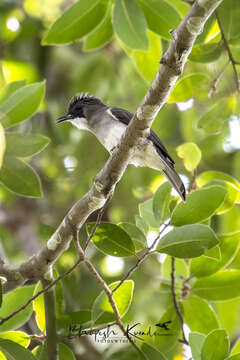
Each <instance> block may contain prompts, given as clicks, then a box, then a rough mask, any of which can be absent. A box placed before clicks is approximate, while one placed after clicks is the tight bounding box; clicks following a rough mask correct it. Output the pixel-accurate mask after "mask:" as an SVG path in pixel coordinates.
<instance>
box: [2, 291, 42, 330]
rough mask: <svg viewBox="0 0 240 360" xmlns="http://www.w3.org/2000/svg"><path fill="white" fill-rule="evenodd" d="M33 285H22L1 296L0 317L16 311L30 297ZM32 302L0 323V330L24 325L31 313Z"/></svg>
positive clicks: (13, 328)
mask: <svg viewBox="0 0 240 360" xmlns="http://www.w3.org/2000/svg"><path fill="white" fill-rule="evenodd" d="M34 287H35V286H24V287H21V288H18V289H16V290H13V291H11V292H9V293H8V294H6V295H4V296H3V303H2V307H1V309H0V317H1V318H4V317H6V316H8V315H10V314H11V313H12V312H14V311H16V310H17V309H18V308H19V307H21V306H22V305H24V304H25V303H26V302H27V300H29V299H30V298H31V297H32V294H33V290H34ZM32 311H33V309H32V304H29V305H28V306H27V307H26V309H24V310H23V311H21V312H20V313H18V314H17V315H15V316H14V317H13V318H12V319H9V320H8V321H7V322H6V323H5V324H3V325H1V327H0V332H5V331H9V330H15V329H18V328H19V327H21V326H22V325H24V324H25V323H26V322H27V321H28V320H29V318H30V316H31V315H32Z"/></svg>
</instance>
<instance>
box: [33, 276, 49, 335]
mask: <svg viewBox="0 0 240 360" xmlns="http://www.w3.org/2000/svg"><path fill="white" fill-rule="evenodd" d="M40 290H42V284H41V283H40V282H38V284H37V285H36V287H35V290H34V294H33V295H35V294H36V293H38V292H39V291H40ZM33 310H34V315H35V320H36V323H37V326H38V327H39V329H40V330H41V331H42V332H43V333H44V332H45V330H46V322H45V306H44V297H43V294H42V295H40V296H38V297H37V298H36V299H35V300H34V301H33Z"/></svg>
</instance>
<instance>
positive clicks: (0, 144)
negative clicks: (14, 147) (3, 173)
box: [0, 123, 6, 169]
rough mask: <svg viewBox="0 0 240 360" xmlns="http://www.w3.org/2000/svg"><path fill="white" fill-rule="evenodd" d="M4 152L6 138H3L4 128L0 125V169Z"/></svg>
mask: <svg viewBox="0 0 240 360" xmlns="http://www.w3.org/2000/svg"><path fill="white" fill-rule="evenodd" d="M5 150H6V138H5V133H4V128H3V126H2V124H1V123H0V169H1V167H2V163H3V156H4V153H5Z"/></svg>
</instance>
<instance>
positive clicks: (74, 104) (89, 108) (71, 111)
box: [57, 93, 105, 130]
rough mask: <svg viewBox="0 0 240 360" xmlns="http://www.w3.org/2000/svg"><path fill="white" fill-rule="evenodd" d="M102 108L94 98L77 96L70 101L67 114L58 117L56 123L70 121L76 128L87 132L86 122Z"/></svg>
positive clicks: (86, 95) (85, 95)
mask: <svg viewBox="0 0 240 360" xmlns="http://www.w3.org/2000/svg"><path fill="white" fill-rule="evenodd" d="M103 106H105V105H104V104H103V102H102V101H101V100H100V99H98V98H96V97H94V96H91V95H88V94H83V93H81V94H78V95H76V96H74V97H73V98H72V99H71V101H70V103H69V105H68V110H67V113H66V114H65V115H63V116H60V117H59V118H58V119H57V123H60V122H62V121H70V122H71V123H72V124H73V125H75V126H76V127H77V128H79V129H85V130H88V129H89V127H88V121H89V118H90V116H91V114H93V113H94V112H96V111H97V110H98V109H99V108H102V107H103Z"/></svg>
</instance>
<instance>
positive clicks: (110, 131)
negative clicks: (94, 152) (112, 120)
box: [98, 123, 126, 152]
mask: <svg viewBox="0 0 240 360" xmlns="http://www.w3.org/2000/svg"><path fill="white" fill-rule="evenodd" d="M125 130H126V126H125V125H124V124H121V123H120V124H119V125H117V126H106V127H103V131H101V132H100V133H99V134H98V139H99V141H100V142H101V143H102V144H103V146H104V147H105V148H106V149H107V150H108V151H109V152H110V151H111V150H112V149H113V148H115V146H117V144H118V143H119V142H120V139H121V137H122V135H123V133H124V131H125Z"/></svg>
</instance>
